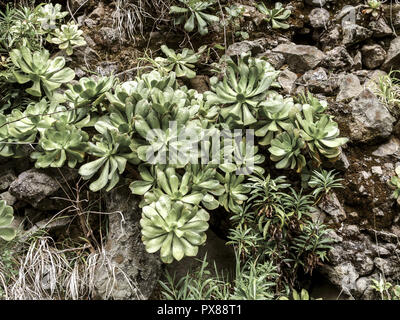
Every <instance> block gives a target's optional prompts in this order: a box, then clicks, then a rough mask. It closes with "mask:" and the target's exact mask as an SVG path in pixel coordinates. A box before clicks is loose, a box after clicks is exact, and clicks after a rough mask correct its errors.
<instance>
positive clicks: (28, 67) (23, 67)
mask: <svg viewBox="0 0 400 320" xmlns="http://www.w3.org/2000/svg"><path fill="white" fill-rule="evenodd" d="M49 56H50V54H49V52H48V51H47V50H41V51H35V52H34V53H33V54H32V52H31V50H29V49H28V48H26V47H21V48H20V49H14V50H12V51H11V53H10V57H11V60H12V62H13V63H14V65H15V66H16V67H17V68H19V70H17V71H13V74H14V76H15V79H16V80H17V82H18V83H20V84H24V83H27V82H30V81H32V82H33V86H32V87H31V88H28V89H26V92H28V93H29V94H31V95H33V96H35V97H41V96H42V91H41V88H43V90H44V92H45V93H46V95H47V96H48V97H51V96H52V95H53V92H54V90H56V89H57V88H59V87H60V86H61V84H63V83H67V82H69V81H71V80H72V79H73V78H74V77H75V73H74V71H73V70H72V69H71V68H64V66H65V59H64V58H63V57H57V58H55V59H49Z"/></svg>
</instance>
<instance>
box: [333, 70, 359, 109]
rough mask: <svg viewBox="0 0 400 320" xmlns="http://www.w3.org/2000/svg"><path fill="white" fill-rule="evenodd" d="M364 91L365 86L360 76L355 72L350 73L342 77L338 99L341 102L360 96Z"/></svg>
mask: <svg viewBox="0 0 400 320" xmlns="http://www.w3.org/2000/svg"><path fill="white" fill-rule="evenodd" d="M362 91H363V87H362V86H361V84H360V80H359V79H358V77H357V76H355V75H353V74H348V75H346V76H345V77H344V78H343V79H342V82H341V84H340V87H339V93H338V95H337V97H336V101H337V102H340V101H344V100H347V99H352V98H355V97H358V95H359V94H360V93H361V92H362Z"/></svg>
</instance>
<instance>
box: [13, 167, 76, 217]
mask: <svg viewBox="0 0 400 320" xmlns="http://www.w3.org/2000/svg"><path fill="white" fill-rule="evenodd" d="M77 177H78V172H77V170H75V169H69V168H62V169H59V170H58V169H46V170H42V169H30V170H28V171H25V172H22V173H21V174H20V175H19V176H18V178H17V179H16V180H15V181H13V182H12V183H11V185H10V189H9V192H10V193H11V194H12V195H13V196H15V197H16V198H17V199H18V200H23V201H25V202H28V203H29V204H31V205H32V206H33V207H35V208H37V207H41V208H42V209H45V207H46V205H45V204H44V203H43V202H42V201H43V200H45V199H46V198H47V197H49V196H51V195H53V194H55V193H56V192H57V191H58V190H59V189H60V188H61V185H62V184H63V183H68V182H70V181H72V180H74V179H76V178H77ZM47 200H48V199H47ZM46 204H47V205H49V203H46ZM48 209H50V210H51V209H53V208H52V207H51V206H49V207H48Z"/></svg>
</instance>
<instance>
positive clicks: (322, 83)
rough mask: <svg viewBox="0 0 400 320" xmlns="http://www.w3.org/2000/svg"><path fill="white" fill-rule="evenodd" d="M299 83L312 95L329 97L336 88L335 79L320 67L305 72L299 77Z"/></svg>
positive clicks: (336, 82)
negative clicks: (321, 94)
mask: <svg viewBox="0 0 400 320" xmlns="http://www.w3.org/2000/svg"><path fill="white" fill-rule="evenodd" d="M301 83H302V84H304V86H305V87H307V88H308V90H309V91H310V92H312V93H323V94H327V95H330V94H332V93H334V92H335V91H336V90H337V88H338V79H337V77H335V76H331V75H328V73H327V71H326V70H325V69H324V68H322V67H319V68H317V69H315V70H309V71H307V72H306V73H305V74H304V75H303V76H302V77H301Z"/></svg>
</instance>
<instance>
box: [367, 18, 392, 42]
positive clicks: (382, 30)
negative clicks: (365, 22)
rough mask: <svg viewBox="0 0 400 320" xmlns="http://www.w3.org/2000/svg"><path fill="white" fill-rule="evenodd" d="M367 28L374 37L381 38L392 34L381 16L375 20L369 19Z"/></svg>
mask: <svg viewBox="0 0 400 320" xmlns="http://www.w3.org/2000/svg"><path fill="white" fill-rule="evenodd" d="M369 29H371V30H372V31H373V36H374V37H375V38H383V37H387V36H391V35H392V34H393V30H392V28H391V27H389V26H388V24H387V23H386V21H385V19H383V18H379V19H378V20H376V21H375V20H374V21H371V22H370V24H369Z"/></svg>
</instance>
